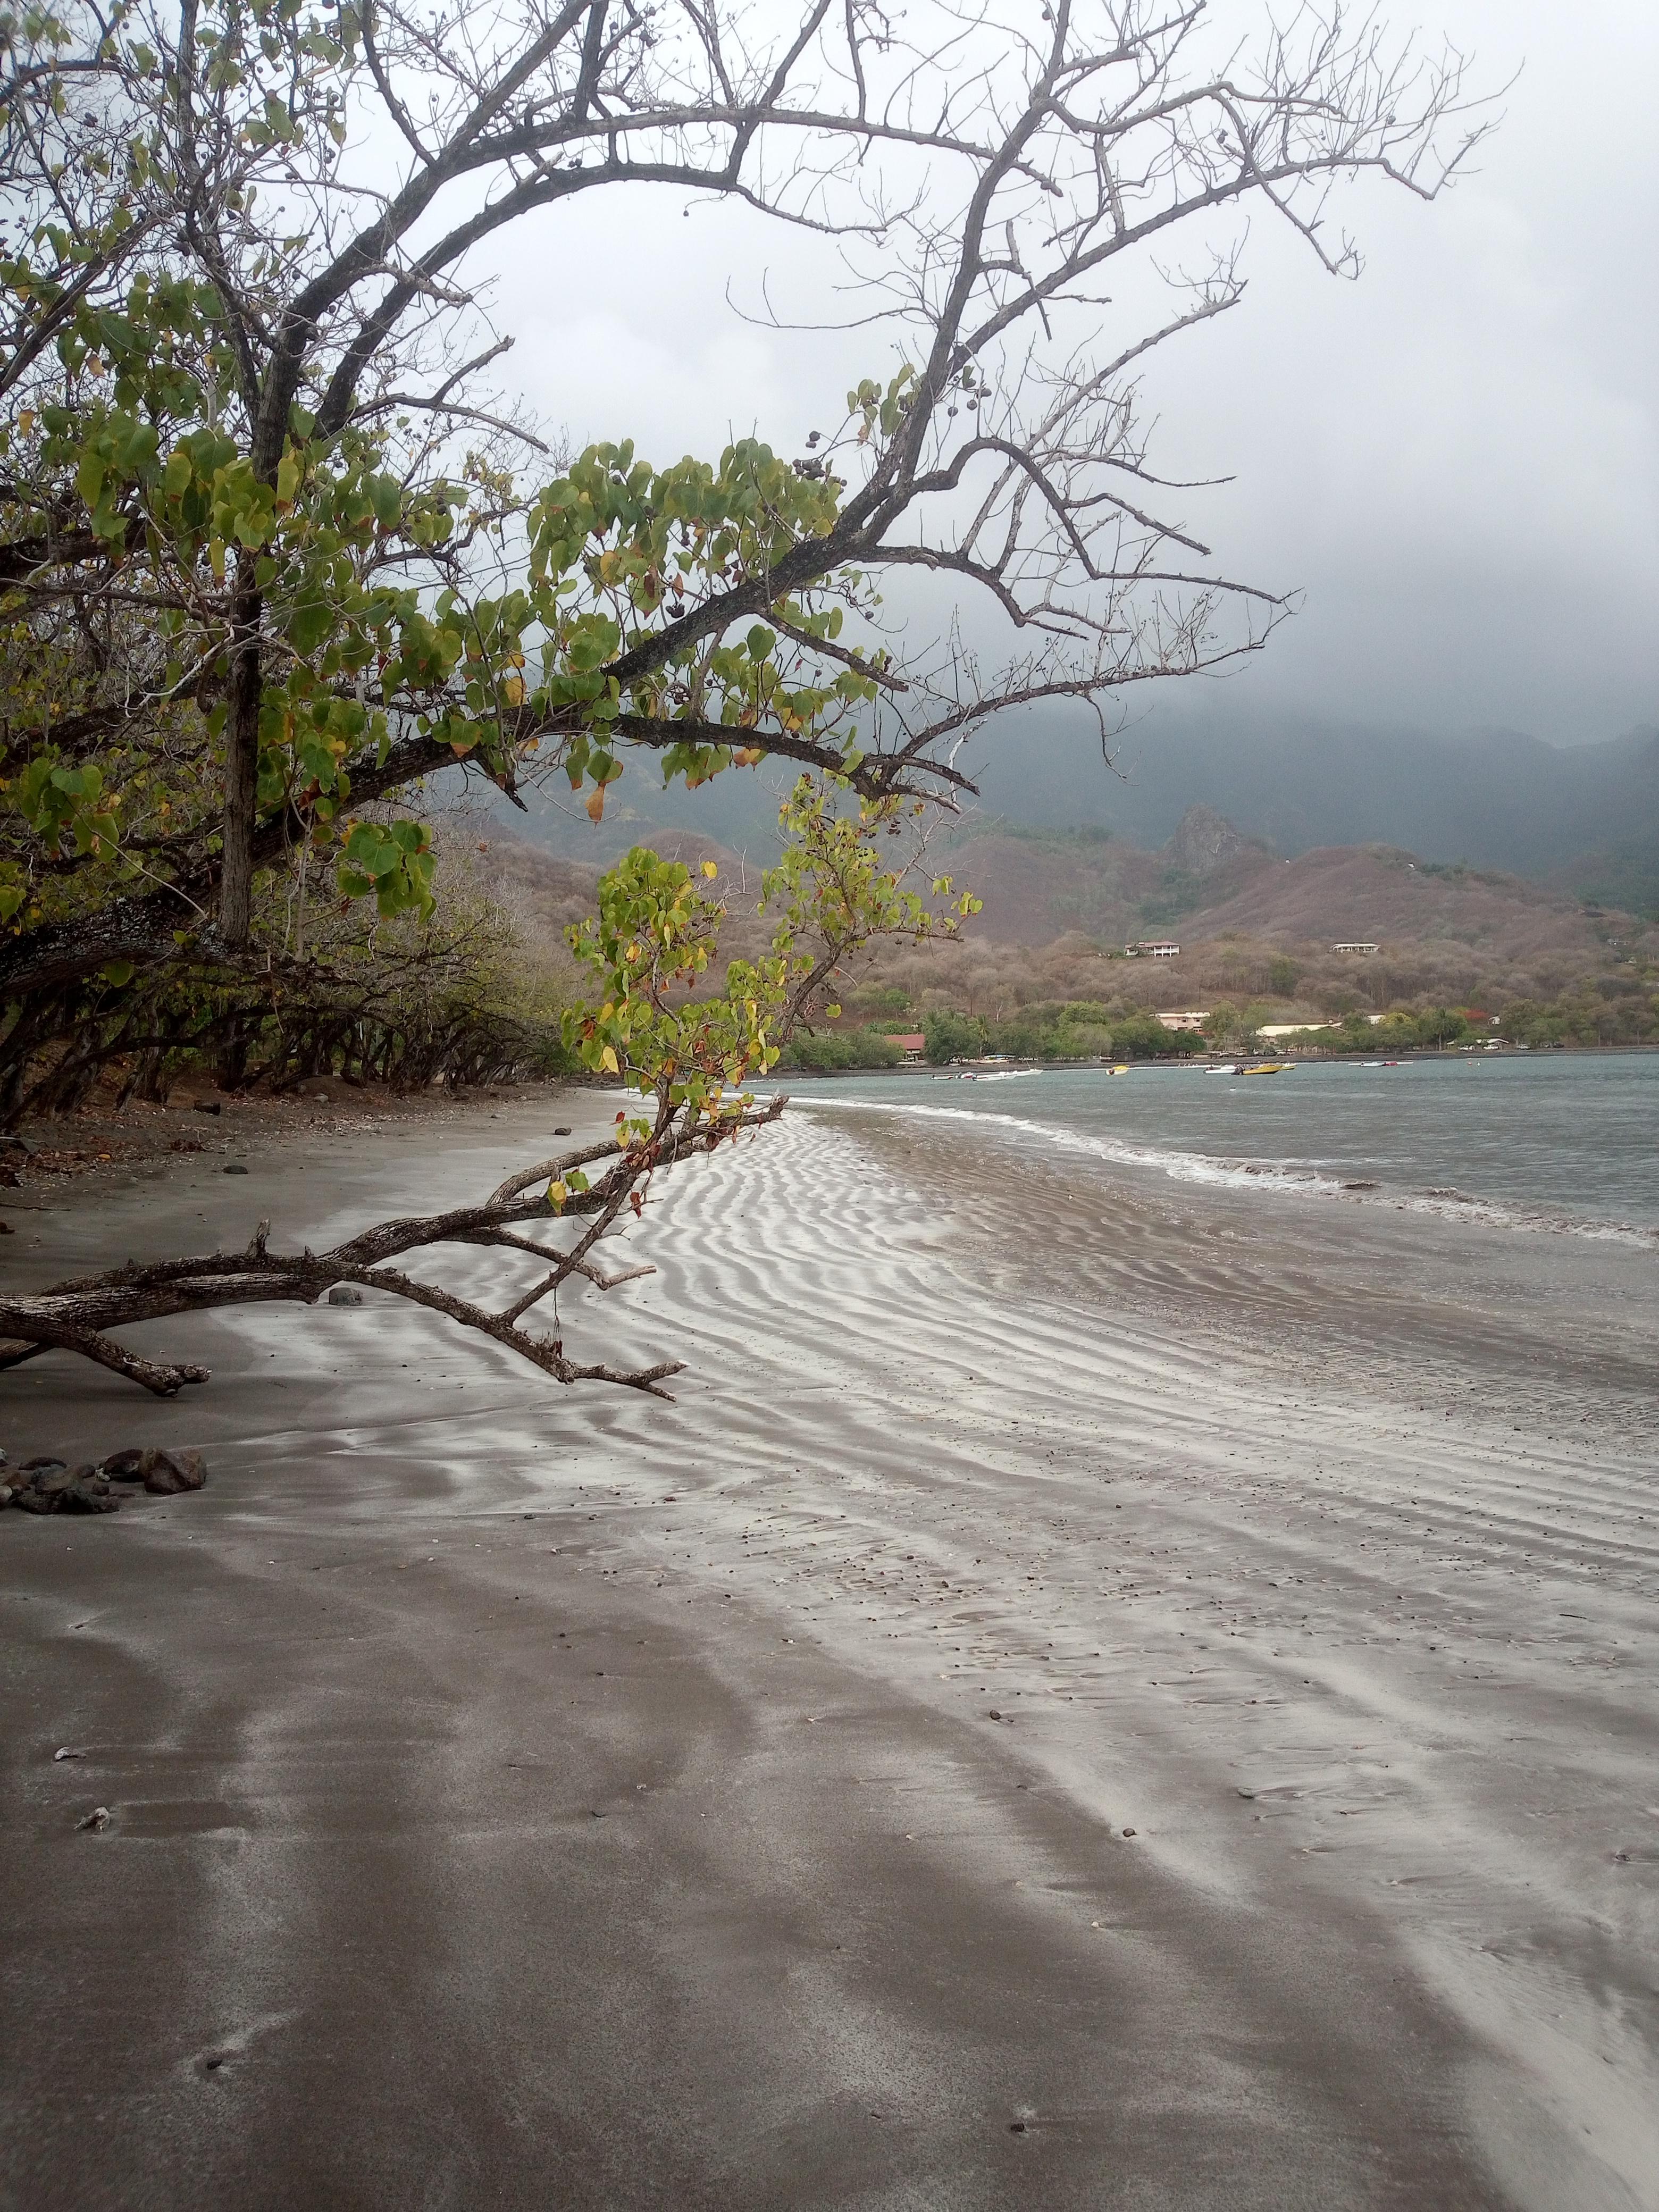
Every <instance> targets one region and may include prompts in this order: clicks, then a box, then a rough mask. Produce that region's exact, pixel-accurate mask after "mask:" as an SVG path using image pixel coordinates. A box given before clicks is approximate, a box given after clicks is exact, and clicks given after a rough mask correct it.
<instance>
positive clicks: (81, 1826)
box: [75, 1805, 109, 1835]
mask: <svg viewBox="0 0 1659 2212" xmlns="http://www.w3.org/2000/svg"><path fill="white" fill-rule="evenodd" d="M75 1825H76V1829H77V1830H79V1831H81V1832H85V1831H86V1830H88V1829H90V1830H91V1832H92V1833H93V1834H94V1835H96V1834H97V1832H98V1831H99V1830H100V1828H106V1827H108V1826H109V1807H108V1806H107V1805H94V1807H93V1808H92V1810H91V1812H90V1813H84V1814H82V1816H81V1818H80V1819H79V1820H77V1821H76V1824H75Z"/></svg>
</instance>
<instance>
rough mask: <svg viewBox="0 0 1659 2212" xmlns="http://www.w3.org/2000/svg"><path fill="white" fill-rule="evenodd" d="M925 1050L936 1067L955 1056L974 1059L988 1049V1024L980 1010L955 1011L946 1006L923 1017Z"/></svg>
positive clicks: (946, 1065)
mask: <svg viewBox="0 0 1659 2212" xmlns="http://www.w3.org/2000/svg"><path fill="white" fill-rule="evenodd" d="M921 1030H922V1036H923V1037H924V1039H925V1040H926V1042H924V1044H923V1047H922V1050H923V1052H924V1053H925V1054H926V1055H927V1059H928V1060H930V1061H931V1062H932V1063H933V1066H935V1067H948V1066H950V1064H951V1061H952V1060H973V1059H975V1058H976V1057H977V1056H978V1054H981V1053H982V1052H983V1051H984V1049H985V1024H984V1023H983V1022H982V1021H981V1019H980V1018H979V1017H978V1015H977V1014H953V1013H951V1012H948V1011H947V1010H946V1009H945V1008H943V1007H938V1008H935V1009H934V1011H933V1012H932V1013H929V1014H925V1015H924V1016H923V1017H922V1024H921Z"/></svg>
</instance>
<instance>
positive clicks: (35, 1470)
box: [17, 1458, 69, 1481]
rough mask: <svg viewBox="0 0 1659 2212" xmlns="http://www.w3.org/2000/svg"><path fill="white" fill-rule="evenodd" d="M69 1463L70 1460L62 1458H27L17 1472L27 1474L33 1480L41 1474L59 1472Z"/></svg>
mask: <svg viewBox="0 0 1659 2212" xmlns="http://www.w3.org/2000/svg"><path fill="white" fill-rule="evenodd" d="M68 1465H69V1462H68V1461H67V1460H62V1459H51V1458H41V1459H26V1460H25V1461H24V1462H23V1464H22V1465H21V1467H20V1468H18V1470H17V1472H18V1473H19V1474H26V1475H27V1476H28V1478H29V1480H31V1481H33V1480H35V1478H36V1477H37V1476H39V1475H43V1474H58V1473H59V1472H61V1470H62V1469H63V1468H66V1467H67V1466H68Z"/></svg>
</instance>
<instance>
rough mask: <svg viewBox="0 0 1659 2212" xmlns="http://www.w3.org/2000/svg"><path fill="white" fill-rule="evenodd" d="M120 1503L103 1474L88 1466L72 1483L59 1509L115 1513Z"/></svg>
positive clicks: (66, 1511)
mask: <svg viewBox="0 0 1659 2212" xmlns="http://www.w3.org/2000/svg"><path fill="white" fill-rule="evenodd" d="M120 1503H121V1501H120V1499H119V1498H115V1497H112V1495H111V1494H110V1486H109V1485H108V1483H106V1481H105V1480H104V1478H103V1476H102V1475H101V1474H94V1472H93V1471H92V1470H91V1469H90V1468H88V1469H87V1470H86V1471H85V1472H84V1473H82V1474H81V1477H80V1480H78V1481H76V1482H72V1483H70V1486H69V1488H68V1489H67V1490H66V1491H65V1492H64V1495H63V1498H62V1501H61V1502H60V1504H59V1505H58V1511H59V1512H60V1513H113V1512H115V1511H117V1510H118V1508H119V1506H120Z"/></svg>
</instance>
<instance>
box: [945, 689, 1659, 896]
mask: <svg viewBox="0 0 1659 2212" xmlns="http://www.w3.org/2000/svg"><path fill="white" fill-rule="evenodd" d="M978 781H979V782H980V788H981V795H982V803H983V805H984V807H985V809H986V811H987V812H988V813H992V814H996V815H1000V816H1006V817H1009V818H1011V819H1013V820H1017V821H1018V822H1020V823H1025V824H1029V825H1030V826H1032V827H1035V828H1054V829H1060V828H1075V827H1079V826H1082V825H1085V824H1087V825H1091V826H1097V827H1100V828H1107V829H1113V830H1115V832H1116V833H1117V834H1118V835H1120V836H1126V837H1128V838H1130V839H1132V840H1133V842H1136V843H1138V844H1140V845H1143V846H1159V845H1162V844H1164V842H1166V841H1167V840H1168V839H1169V838H1170V836H1172V835H1173V834H1174V832H1175V829H1176V824H1177V823H1179V822H1180V820H1181V818H1182V816H1183V815H1184V814H1185V813H1186V812H1187V811H1188V808H1189V807H1191V806H1194V805H1203V806H1206V807H1209V808H1212V809H1213V810H1215V811H1218V812H1219V813H1220V814H1222V815H1224V816H1225V817H1226V818H1227V820H1228V821H1230V822H1231V823H1233V824H1234V825H1235V826H1236V828H1237V829H1238V830H1239V831H1241V832H1242V833H1243V835H1244V836H1248V837H1256V838H1260V839H1261V840H1263V841H1264V842H1266V843H1267V844H1268V845H1270V846H1272V847H1273V849H1274V850H1275V851H1276V852H1278V853H1279V854H1282V855H1283V856H1284V857H1285V858H1287V859H1294V858H1295V857H1296V855H1297V854H1299V853H1304V852H1307V851H1309V850H1310V849H1311V848H1315V847H1317V846H1334V845H1360V844H1372V843H1377V844H1387V845H1393V846H1398V847H1401V848H1404V849H1405V850H1407V851H1409V852H1412V853H1414V854H1419V856H1420V857H1421V858H1423V859H1425V860H1444V861H1455V860H1464V861H1468V862H1469V863H1471V864H1472V865H1474V866H1478V867H1487V868H1504V869H1508V870H1510V871H1511V872H1514V873H1516V874H1519V875H1539V876H1543V875H1554V874H1556V873H1557V872H1565V874H1564V875H1563V877H1562V880H1563V883H1564V887H1570V888H1577V884H1576V883H1574V884H1568V881H1567V879H1568V878H1576V877H1578V876H1582V875H1583V873H1584V872H1585V870H1586V869H1587V868H1588V869H1590V870H1591V872H1594V869H1595V866H1597V865H1600V866H1601V869H1602V872H1603V873H1607V872H1608V867H1609V865H1610V863H1609V860H1608V856H1609V855H1622V856H1624V857H1623V858H1622V859H1619V860H1616V863H1615V864H1613V872H1615V873H1618V874H1619V875H1620V879H1621V880H1622V879H1623V878H1624V877H1625V876H1626V875H1627V874H1628V872H1629V868H1630V866H1631V863H1632V860H1633V859H1639V856H1641V855H1642V854H1646V855H1647V866H1648V867H1650V868H1651V867H1653V866H1655V865H1656V863H1659V729H1650V730H1636V731H1632V732H1629V733H1628V734H1627V735H1626V736H1625V737H1622V738H1613V739H1610V740H1609V741H1607V743H1605V744H1592V745H1583V746H1577V747H1573V748H1571V749H1568V748H1564V747H1558V746H1554V745H1548V744H1544V743H1543V742H1542V741H1541V739H1540V738H1534V737H1528V736H1526V735H1524V734H1523V733H1522V732H1518V731H1514V730H1492V731H1484V732H1477V733H1475V734H1473V735H1469V736H1466V737H1462V738H1446V737H1433V736H1430V735H1428V734H1426V733H1425V732H1422V731H1420V730H1409V729H1389V728H1383V727H1376V726H1364V725H1359V724H1353V723H1346V722H1340V721H1337V720H1315V719H1312V718H1309V717H1301V718H1297V717H1293V716H1285V717H1283V718H1280V719H1276V720H1264V719H1261V718H1257V717H1253V716H1248V715H1245V714H1242V713H1240V714H1231V713H1230V714H1225V715H1224V714H1220V713H1215V714H1211V715H1208V716H1206V717H1203V718H1199V717H1194V716H1181V715H1178V714H1176V713H1174V712H1173V711H1164V710H1163V709H1158V710H1155V711H1154V712H1153V713H1152V714H1150V715H1149V716H1148V718H1147V720H1146V721H1145V722H1144V723H1142V724H1139V725H1138V726H1136V727H1135V728H1133V730H1131V731H1129V732H1126V733H1125V735H1124V736H1123V737H1122V738H1121V739H1120V740H1119V741H1118V742H1117V744H1116V745H1115V750H1114V760H1113V765H1112V766H1111V767H1108V766H1107V765H1106V763H1104V762H1103V759H1102V757H1101V747H1100V741H1099V738H1098V737H1097V735H1092V734H1091V733H1090V732H1087V731H1085V730H1083V729H1081V728H1079V727H1078V726H1075V725H1071V724H1067V723H1064V722H1061V721H1060V720H1057V719H1055V720H1048V721H1044V720H1040V719H1039V718H1038V717H1036V716H1035V715H1033V716H1031V717H1030V718H1028V720H1026V722H1025V724H1024V726H1023V727H1022V728H1020V729H1019V730H1018V731H1016V730H1015V729H1013V728H1012V727H1011V728H1010V729H1008V730H1007V731H1006V732H1003V734H1002V735H1001V737H1000V738H998V740H997V741H996V743H995V744H994V745H993V744H990V743H989V742H987V744H986V745H985V749H984V753H983V757H982V764H981V774H980V776H979V778H978Z"/></svg>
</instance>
